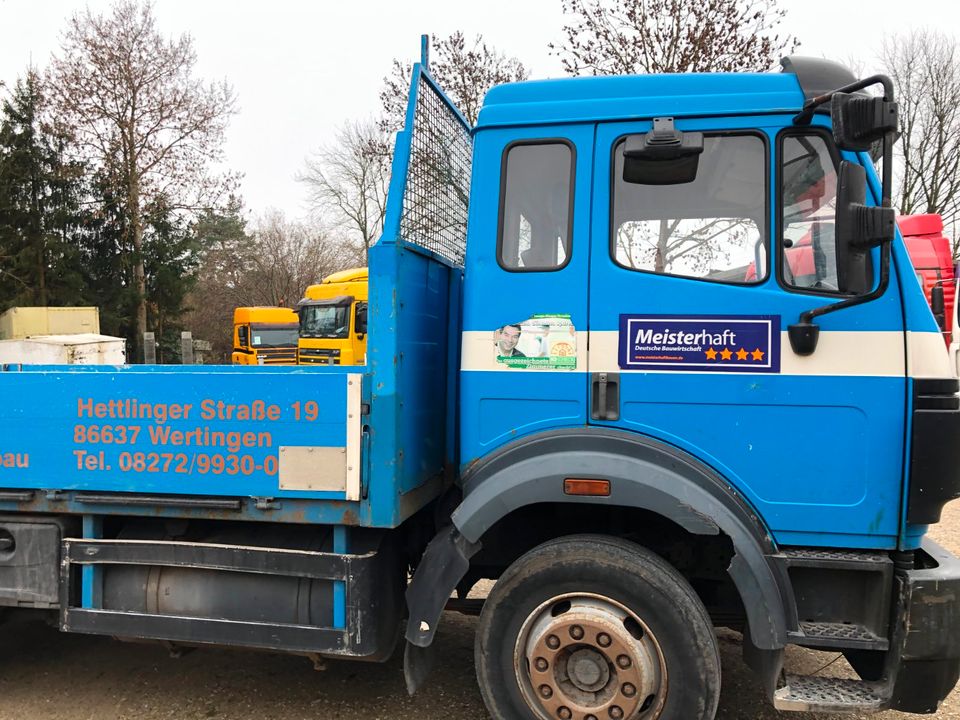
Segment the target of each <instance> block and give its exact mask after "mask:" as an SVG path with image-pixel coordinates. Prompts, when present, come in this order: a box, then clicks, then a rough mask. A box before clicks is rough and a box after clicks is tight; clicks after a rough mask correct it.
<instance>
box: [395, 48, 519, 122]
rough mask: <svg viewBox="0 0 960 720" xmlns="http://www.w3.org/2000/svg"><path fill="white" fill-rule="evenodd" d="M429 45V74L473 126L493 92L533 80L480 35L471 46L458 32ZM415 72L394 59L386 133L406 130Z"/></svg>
mask: <svg viewBox="0 0 960 720" xmlns="http://www.w3.org/2000/svg"><path fill="white" fill-rule="evenodd" d="M430 42H431V45H432V51H431V58H430V74H431V75H433V77H434V79H435V80H436V81H437V82H438V83H439V84H440V86H441V87H442V88H443V89H444V91H445V92H446V93H447V94H448V95H449V96H450V99H451V100H452V101H453V103H454V105H456V106H457V108H458V109H459V110H460V112H462V113H463V116H464V117H465V118H466V119H467V122H469V123H470V124H471V125H473V124H475V123H476V122H477V116H478V115H479V114H480V106H481V105H482V104H483V96H484V95H486V94H487V91H488V90H489V89H490V88H492V87H493V86H494V85H500V84H502V83H508V82H517V81H520V80H526V79H527V78H528V77H529V76H530V73H529V71H528V70H527V68H526V67H524V65H523V63H521V62H520V61H519V60H518V59H517V58H515V57H511V56H508V55H505V54H504V53H502V52H500V51H499V50H497V49H495V48H493V47H491V46H489V45H487V43H486V42H485V41H484V40H483V36H481V35H477V36H475V37H474V39H473V42H472V43H471V42H469V41H468V40H467V38H466V36H465V35H464V34H463V33H462V32H461V31H459V30H457V31H456V32H454V33H453V34H452V35H450V36H449V37H446V38H437V37H436V36H432V37H431V38H430ZM412 69H413V65H412V63H409V62H401V61H400V60H396V59H395V60H394V61H393V68H392V69H391V72H390V74H389V75H388V76H387V77H385V78H384V79H383V89H382V90H381V91H380V101H381V102H382V103H383V117H382V119H381V121H380V126H381V127H382V128H383V129H384V130H385V131H388V132H395V131H397V130H399V129H400V128H401V127H403V115H404V112H405V111H406V108H407V94H408V92H409V90H410V73H411V71H412Z"/></svg>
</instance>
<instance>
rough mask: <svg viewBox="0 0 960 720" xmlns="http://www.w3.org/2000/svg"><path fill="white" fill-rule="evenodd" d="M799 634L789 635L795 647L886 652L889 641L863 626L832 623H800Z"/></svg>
mask: <svg viewBox="0 0 960 720" xmlns="http://www.w3.org/2000/svg"><path fill="white" fill-rule="evenodd" d="M800 631H801V632H800V633H796V634H791V636H790V639H791V641H792V642H794V643H796V644H797V645H809V646H811V647H824V648H856V649H861V650H887V649H889V647H890V641H889V640H888V639H887V638H885V637H880V636H879V635H877V634H876V633H874V632H873V631H871V630H870V629H869V628H867V627H864V626H863V625H854V624H851V623H834V622H801V623H800Z"/></svg>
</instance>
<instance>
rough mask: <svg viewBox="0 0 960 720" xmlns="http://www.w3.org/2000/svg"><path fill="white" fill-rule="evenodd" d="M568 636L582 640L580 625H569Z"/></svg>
mask: <svg viewBox="0 0 960 720" xmlns="http://www.w3.org/2000/svg"><path fill="white" fill-rule="evenodd" d="M570 637H572V638H573V639H574V640H582V639H583V628H582V627H580V626H579V625H574V626H573V627H571V628H570Z"/></svg>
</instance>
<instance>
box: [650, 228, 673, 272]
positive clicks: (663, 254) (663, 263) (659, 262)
mask: <svg viewBox="0 0 960 720" xmlns="http://www.w3.org/2000/svg"><path fill="white" fill-rule="evenodd" d="M669 225H670V222H669V221H668V220H661V221H660V235H659V237H657V255H656V257H655V258H654V264H653V269H654V271H655V272H658V273H662V272H664V271H665V270H666V267H667V251H668V246H667V241H668V240H670V233H671V231H670V227H669Z"/></svg>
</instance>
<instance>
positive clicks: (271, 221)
mask: <svg viewBox="0 0 960 720" xmlns="http://www.w3.org/2000/svg"><path fill="white" fill-rule="evenodd" d="M195 232H196V233H197V234H198V235H202V236H203V244H204V247H205V251H204V254H203V259H202V263H201V267H200V270H199V272H198V280H197V285H196V287H195V289H194V291H193V293H192V295H191V297H190V304H191V306H192V310H191V313H190V316H189V317H188V318H187V323H186V325H187V327H190V328H191V329H192V330H193V333H194V336H195V337H198V338H202V339H204V340H209V341H210V343H211V345H212V346H213V358H214V359H215V360H216V361H219V362H227V361H228V360H229V357H230V349H231V346H232V326H233V311H234V309H235V308H238V307H248V306H256V305H265V306H279V307H293V306H294V305H296V303H297V301H298V300H300V298H302V297H303V294H304V291H305V290H306V288H307V286H308V285H311V284H313V283H316V282H319V281H320V280H321V279H323V278H324V277H326V276H327V275H329V274H330V273H333V272H336V271H338V270H343V269H346V268H348V267H351V266H354V265H357V264H358V263H359V262H360V260H359V258H358V256H357V253H356V252H355V249H354V248H353V246H351V245H349V244H345V243H343V242H338V241H337V240H336V239H335V238H332V237H331V236H330V234H329V233H328V232H327V231H326V230H325V229H324V228H323V227H322V226H320V225H318V224H315V223H302V222H296V221H290V220H288V219H287V218H286V217H284V215H283V213H281V212H280V211H277V210H269V211H267V212H266V213H264V214H263V215H262V216H260V217H259V218H256V219H255V220H254V221H253V222H252V223H251V228H250V229H249V230H248V229H247V228H246V223H245V221H244V220H243V218H242V214H241V209H240V207H239V205H238V204H234V205H233V206H232V207H230V208H229V209H228V211H227V212H226V213H225V214H221V215H218V214H215V213H210V214H208V215H207V217H206V218H204V219H203V220H202V221H201V222H200V223H198V225H197V226H196V228H195Z"/></svg>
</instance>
